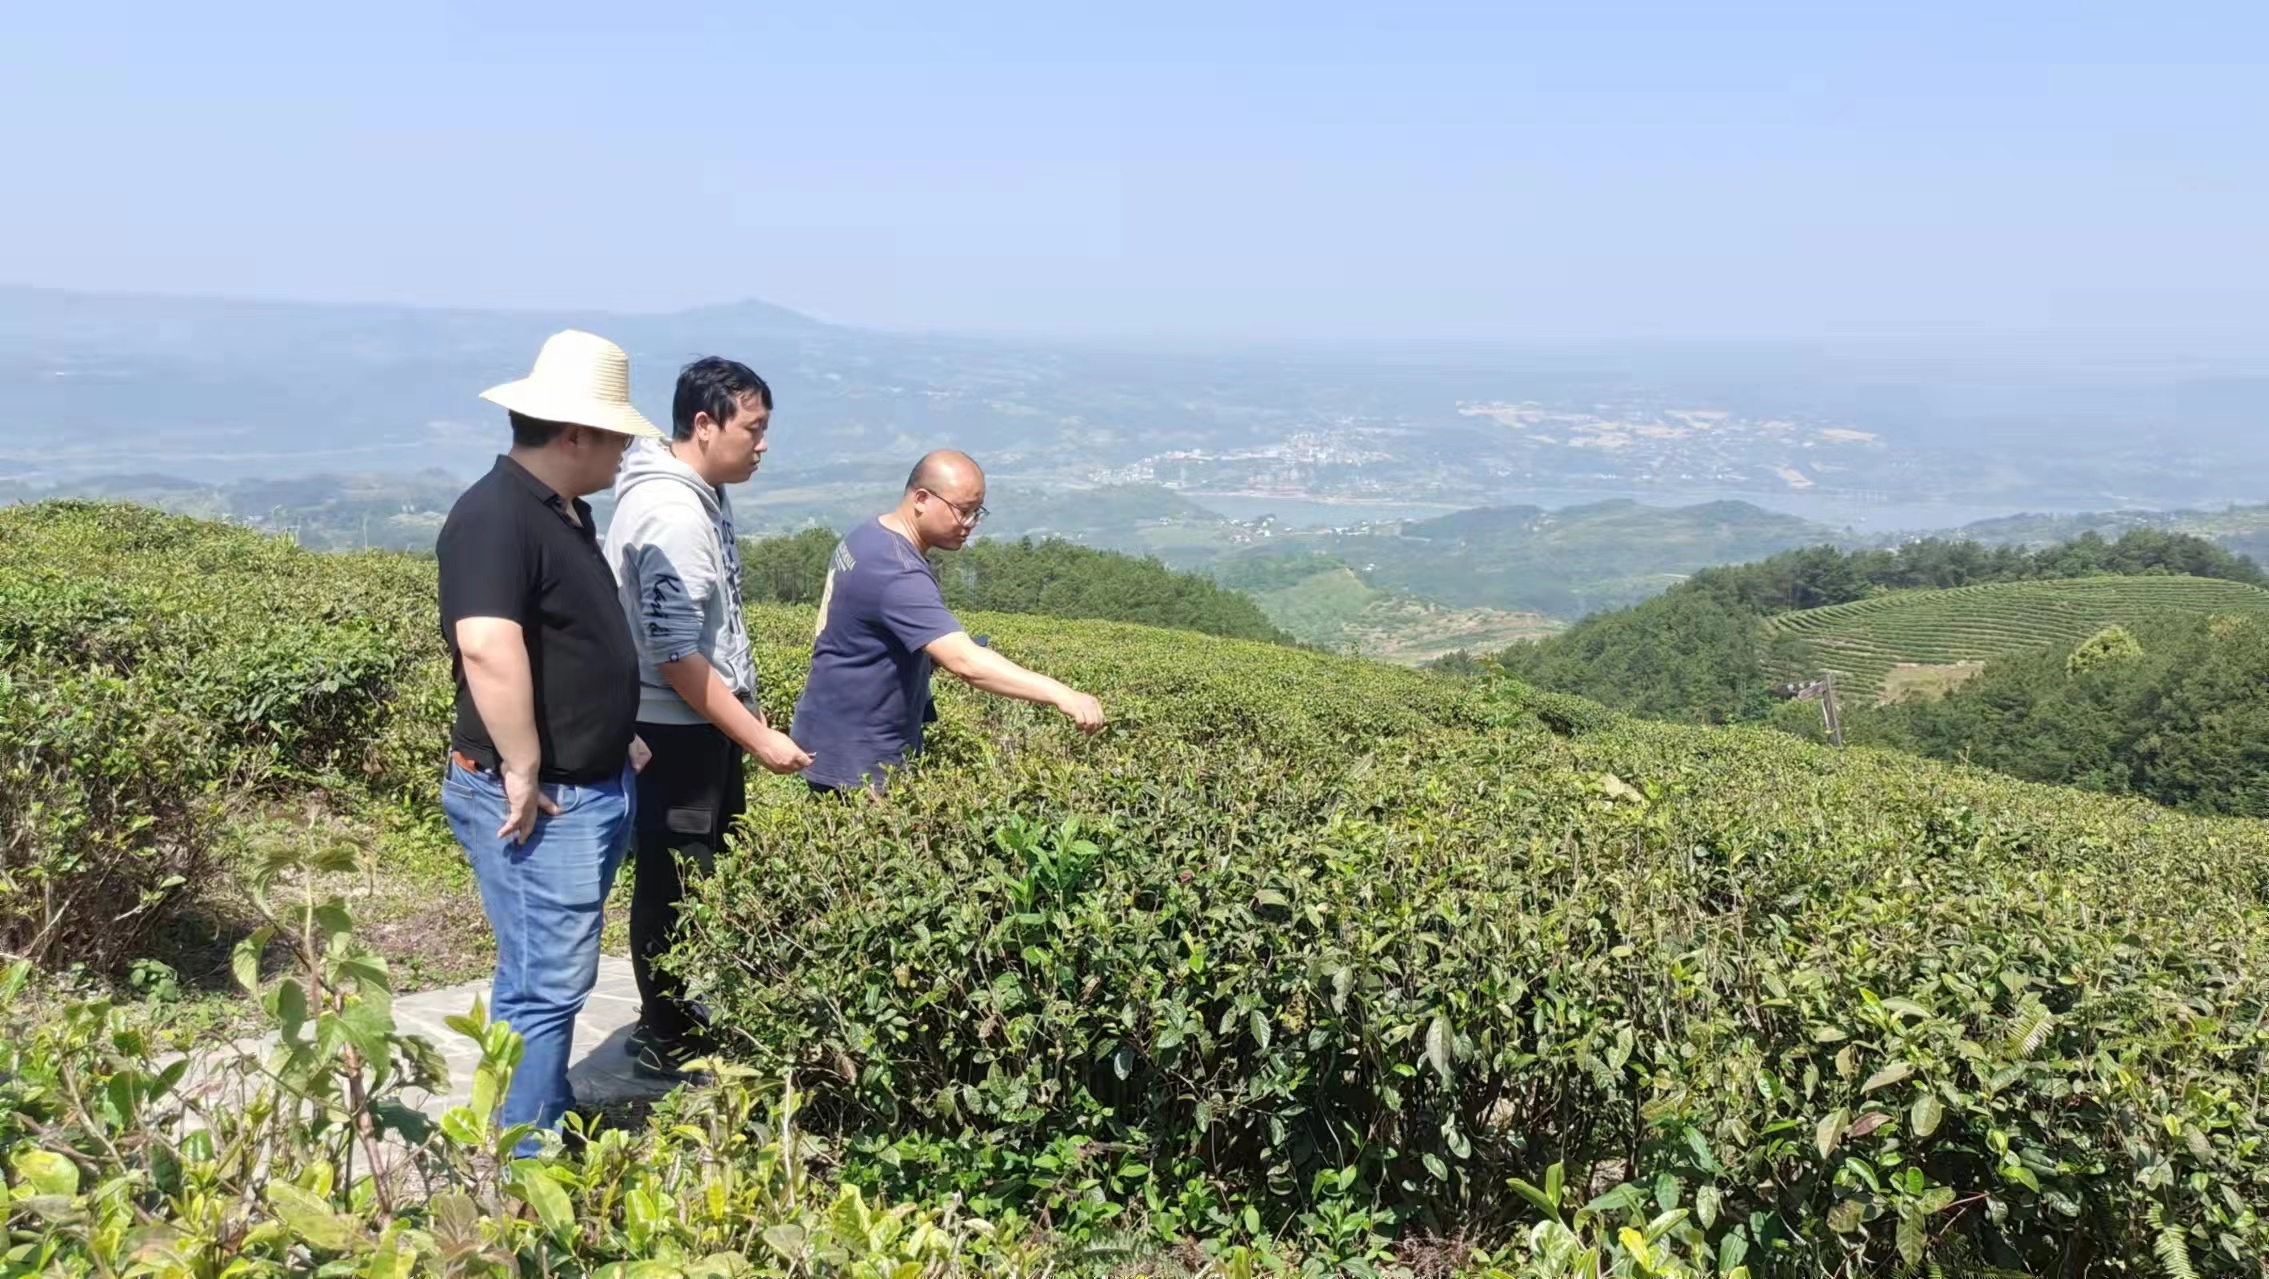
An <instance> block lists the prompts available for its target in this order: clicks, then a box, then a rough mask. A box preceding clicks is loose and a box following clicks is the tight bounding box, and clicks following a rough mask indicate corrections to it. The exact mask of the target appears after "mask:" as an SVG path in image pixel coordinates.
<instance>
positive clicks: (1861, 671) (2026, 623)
mask: <svg viewBox="0 0 2269 1279" xmlns="http://www.w3.org/2000/svg"><path fill="white" fill-rule="evenodd" d="M2185 613H2189V614H2209V613H2256V614H2263V615H2269V591H2264V590H2262V589H2261V588H2260V587H2257V586H2249V585H2247V584H2245V583H2243V582H2231V581H2224V580H2222V579H2219V578H2202V577H2177V576H2150V577H2083V578H2070V579H2064V580H2056V581H2030V582H1994V583H1990V584H1986V585H1981V586H1961V587H1955V588H1953V589H1950V590H1942V591H1902V592H1899V593H1896V594H1891V595H1882V596H1877V597H1875V598H1872V599H1865V600H1857V601H1854V602H1852V603H1849V604H1836V605H1831V606H1830V607H1827V608H1814V609H1805V610H1803V611H1801V612H1795V613H1783V614H1780V615H1778V616H1776V617H1772V618H1769V619H1767V621H1766V622H1765V627H1766V631H1767V633H1768V634H1769V635H1771V636H1774V637H1776V638H1777V637H1786V638H1787V639H1788V640H1793V641H1795V643H1796V645H1797V650H1798V651H1799V652H1800V653H1802V654H1803V658H1802V660H1800V661H1799V662H1797V663H1795V664H1793V665H1792V666H1791V667H1790V668H1789V669H1787V670H1785V671H1783V672H1781V673H1783V674H1785V675H1787V676H1790V677H1798V676H1804V675H1810V674H1816V673H1818V672H1819V671H1821V670H1833V671H1835V672H1836V674H1837V675H1838V676H1839V677H1840V678H1841V679H1843V680H1844V681H1846V682H1847V684H1848V686H1849V689H1850V693H1851V695H1852V696H1855V697H1859V696H1865V697H1877V696H1881V695H1883V694H1884V693H1885V691H1886V687H1887V685H1888V684H1890V683H1892V682H1893V681H1892V678H1891V677H1892V675H1893V671H1894V668H1896V667H1899V666H1901V665H1902V664H1906V665H1910V666H1954V665H1956V664H1959V663H1970V662H1985V661H1990V660H1991V659H1993V658H1996V657H2002V656H2006V655H2010V654H2014V653H2020V652H2025V651H2027V650H2031V649H2038V648H2048V647H2053V646H2064V647H2069V646H2071V645H2073V644H2077V643H2079V642H2080V641H2081V640H2083V639H2086V638H2087V637H2088V636H2090V635H2092V634H2094V633H2095V632H2097V631H2099V630H2101V629H2103V628H2104V627H2106V626H2112V625H2116V624H2123V623H2127V624H2132V623H2136V622H2147V621H2152V620H2156V619H2159V618H2163V617H2168V616H2173V615H2179V614H2185Z"/></svg>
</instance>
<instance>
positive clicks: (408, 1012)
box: [394, 955, 669, 1117]
mask: <svg viewBox="0 0 2269 1279" xmlns="http://www.w3.org/2000/svg"><path fill="white" fill-rule="evenodd" d="M475 999H480V1000H483V1001H486V1000H487V999H488V983H487V982H486V981H475V982H467V983H465V984H464V985H461V986H450V987H447V988H445V989H441V990H423V991H419V992H418V993H417V994H414V995H402V996H400V997H398V998H396V999H395V1000H394V1023H395V1025H396V1027H397V1028H398V1029H400V1030H401V1031H402V1032H403V1033H404V1034H412V1035H424V1036H425V1037H426V1038H428V1039H430V1040H432V1041H433V1042H434V1045H435V1046H436V1047H438V1048H439V1049H441V1055H442V1056H443V1057H444V1058H446V1059H447V1060H448V1062H449V1088H450V1092H449V1095H447V1096H431V1095H428V1094H425V1093H421V1092H413V1093H411V1094H410V1095H409V1097H408V1098H406V1100H410V1101H413V1102H415V1103H416V1104H417V1107H418V1109H420V1110H422V1111H424V1112H426V1113H427V1114H429V1115H433V1116H436V1117H438V1116H439V1115H440V1114H441V1113H442V1112H443V1111H445V1110H447V1109H449V1108H450V1107H451V1106H455V1105H459V1104H461V1103H463V1102H465V1101H467V1100H469V1099H470V1098H471V1097H472V1092H473V1066H474V1065H475V1064H476V1063H478V1062H479V1061H480V1052H479V1050H478V1049H476V1048H474V1047H473V1041H472V1040H470V1039H467V1038H465V1037H464V1036H463V1035H460V1034H458V1033H457V1032H456V1031H454V1030H451V1029H449V1026H448V1025H447V1023H446V1021H445V1020H444V1019H446V1018H449V1017H454V1016H457V1015H458V1014H460V1013H469V1012H471V1011H472V1009H473V1001H474V1000H475ZM637 1025H638V986H637V983H636V982H634V981H633V980H632V979H631V975H630V961H629V960H628V959H623V958H618V957H616V956H613V955H607V956H603V957H601V958H600V960H599V982H598V985H596V986H594V987H592V988H591V998H590V999H589V1000H588V1001H587V1002H586V1003H585V1004H584V1005H583V1015H582V1016H580V1017H578V1018H576V1019H575V1051H574V1053H573V1055H572V1056H570V1057H569V1059H568V1066H567V1080H568V1082H569V1083H570V1084H571V1085H573V1086H574V1088H575V1099H576V1100H577V1101H578V1102H581V1103H584V1104H586V1105H607V1104H609V1103H612V1102H618V1101H631V1100H638V1099H644V1098H652V1097H659V1096H661V1095H662V1094H663V1093H665V1092H668V1091H669V1085H667V1084H664V1083H660V1082H657V1081H655V1080H651V1079H640V1078H639V1077H638V1076H637V1075H635V1074H633V1073H632V1072H631V1069H630V1053H629V1051H628V1050H627V1049H626V1047H625V1045H626V1044H628V1043H629V1040H630V1032H631V1031H632V1030H633V1029H634V1028H636V1026H637Z"/></svg>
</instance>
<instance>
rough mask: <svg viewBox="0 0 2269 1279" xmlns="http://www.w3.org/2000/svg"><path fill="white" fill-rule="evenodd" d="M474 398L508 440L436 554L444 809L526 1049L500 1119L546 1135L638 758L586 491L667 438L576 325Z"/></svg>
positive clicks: (632, 650)
mask: <svg viewBox="0 0 2269 1279" xmlns="http://www.w3.org/2000/svg"><path fill="white" fill-rule="evenodd" d="M481 398H482V399H484V400H487V401H489V402H490V403H493V404H497V405H500V406H502V407H503V408H504V410H505V412H506V414H507V416H508V417H509V418H510V421H511V424H512V449H511V451H510V452H509V453H506V454H505V455H503V456H502V457H499V458H497V460H496V466H495V468H494V469H492V470H491V471H490V472H489V473H488V474H487V475H485V476H483V477H482V478H481V479H480V480H478V481H476V482H475V483H474V484H473V486H472V487H471V488H469V489H466V490H465V492H464V493H463V494H462V495H461V496H460V497H458V499H457V502H456V505H454V506H452V507H451V508H450V511H449V519H448V522H447V523H445V524H443V525H442V529H441V539H440V542H439V545H438V547H437V552H438V555H439V558H440V562H441V629H442V637H443V639H444V641H445V642H446V643H447V644H448V646H449V657H450V664H451V666H452V667H453V668H454V671H455V675H456V681H457V711H456V724H455V727H454V729H453V730H452V732H451V734H450V743H449V744H450V751H449V755H450V762H449V766H448V768H447V769H446V770H445V780H444V782H443V783H442V788H441V807H442V811H443V812H444V813H445V814H446V815H447V817H448V819H449V826H450V829H451V830H452V831H453V832H454V833H455V834H456V836H457V842H458V843H460V844H462V845H464V847H465V853H466V856H467V858H468V859H469V860H470V861H471V862H472V866H473V874H474V877H475V878H476V879H477V880H478V881H479V882H480V889H481V905H482V906H483V908H484V909H485V910H486V912H487V914H488V919H489V924H490V926H491V927H492V928H493V929H494V930H495V933H496V981H495V986H494V991H493V998H492V1003H493V1012H494V1015H495V1017H496V1018H497V1020H499V1021H503V1022H509V1023H510V1024H511V1026H512V1028H513V1029H514V1030H516V1031H518V1032H519V1033H520V1037H521V1039H522V1041H523V1045H524V1046H523V1049H522V1052H521V1057H520V1066H519V1069H518V1070H517V1071H516V1072H515V1073H514V1075H513V1077H512V1086H511V1088H510V1089H509V1090H508V1091H507V1093H506V1095H505V1098H504V1106H503V1115H502V1122H503V1123H504V1124H505V1125H506V1126H508V1127H509V1126H511V1125H514V1124H532V1125H535V1126H536V1127H537V1128H538V1129H548V1128H556V1127H557V1125H558V1124H559V1121H560V1117H561V1116H562V1115H563V1114H564V1113H565V1112H566V1110H567V1108H568V1106H569V1105H570V1104H572V1102H573V1101H574V1096H573V1094H572V1093H571V1092H570V1090H569V1088H568V1083H567V1060H568V1054H569V1052H570V1050H571V1048H572V1047H573V1040H574V1035H575V1017H576V1014H577V1013H579V1012H581V1011H582V1008H583V1001H584V999H585V997H587V996H588V995H589V994H590V992H591V987H592V985H593V983H594V982H595V981H596V980H597V978H598V969H599V926H600V923H601V912H602V908H603V907H604V905H605V902H606V899H607V892H608V890H609V889H610V888H611V887H612V886H613V884H614V877H615V870H616V868H617V867H618V866H620V865H621V863H622V857H623V853H624V850H625V849H626V848H627V847H628V846H629V843H630V832H631V824H632V820H633V817H634V811H633V810H634V808H635V804H636V794H635V791H634V789H633V785H632V775H633V774H634V773H635V772H636V771H637V769H636V763H634V761H633V752H634V750H636V751H637V753H638V755H639V756H640V759H639V761H637V762H643V754H644V752H643V748H642V746H641V745H640V744H639V743H637V742H636V740H635V738H634V730H633V727H632V726H633V724H634V723H635V721H636V719H637V717H638V646H637V644H636V643H635V642H634V641H633V640H632V638H631V634H630V626H629V623H628V622H627V621H626V620H625V619H624V617H623V613H622V609H621V608H620V607H619V606H618V605H617V604H616V602H615V579H614V574H613V572H612V570H610V569H609V568H608V566H607V561H606V558H605V557H604V556H603V555H602V554H601V552H600V550H599V541H598V536H597V534H596V533H595V532H594V531H593V529H592V526H591V508H590V506H589V505H588V504H587V503H585V502H584V500H583V499H584V497H585V496H586V495H588V494H591V493H596V492H598V491H599V490H601V489H604V488H607V487H608V486H610V485H611V484H612V483H613V482H614V476H615V470H616V468H617V467H619V466H620V465H621V463H622V456H623V451H624V449H625V448H626V447H628V446H629V444H630V442H631V441H632V440H633V439H640V438H644V439H660V438H661V435H662V433H661V432H660V431H659V430H656V429H655V427H654V425H653V424H652V423H650V422H648V421H647V420H646V419H645V418H644V417H642V416H640V415H639V413H638V410H636V409H634V408H632V407H631V405H630V360H629V358H628V357H627V356H625V355H624V354H623V350H622V348H621V347H619V346H616V345H615V344H614V343H612V342H609V341H607V340H606V339H605V338H601V337H596V336H594V335H592V334H589V333H583V332H580V331H577V330H574V329H569V330H567V331H565V332H561V333H555V334H553V335H552V336H551V337H550V338H549V339H548V340H546V341H545V343H544V345H543V349H542V351H540V352H539V353H538V354H537V356H536V365H535V369H534V371H533V372H531V373H530V374H529V375H528V376H527V377H525V378H522V379H520V380H519V381H517V382H508V383H506V384H504V385H503V386H498V387H492V388H490V389H489V390H486V391H483V392H482V393H481ZM534 1144H535V1139H534V1137H533V1136H531V1137H530V1138H529V1139H528V1140H527V1141H526V1142H523V1143H522V1150H523V1151H524V1152H525V1151H528V1150H532V1149H533V1148H534Z"/></svg>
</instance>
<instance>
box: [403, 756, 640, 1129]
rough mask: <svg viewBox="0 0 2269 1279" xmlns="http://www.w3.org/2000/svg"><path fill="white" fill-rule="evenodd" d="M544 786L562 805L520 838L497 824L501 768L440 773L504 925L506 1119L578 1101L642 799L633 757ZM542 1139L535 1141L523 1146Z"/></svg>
mask: <svg viewBox="0 0 2269 1279" xmlns="http://www.w3.org/2000/svg"><path fill="white" fill-rule="evenodd" d="M544 793H545V794H547V795H549V796H551V798H552V802H554V803H556V804H558V805H559V812H558V813H556V814H550V815H541V814H539V815H538V816H537V818H536V829H535V831H534V833H533V834H531V835H529V836H528V839H527V842H526V843H521V844H515V843H513V842H512V840H511V838H510V837H509V836H506V837H503V838H499V837H498V836H497V833H496V831H497V828H498V827H500V826H502V825H504V814H505V805H504V778H503V776H502V775H500V774H498V773H495V772H487V771H484V772H479V773H474V772H468V771H466V770H465V769H464V768H461V767H459V766H458V765H456V764H455V763H451V764H450V765H449V766H448V775H447V777H446V778H445V779H444V780H443V781H442V783H441V811H442V812H443V813H444V814H445V815H446V816H447V817H448V818H449V828H450V830H452V831H453V832H455V833H456V836H457V842H458V843H460V844H462V845H464V847H465V854H466V856H467V857H468V858H469V859H470V860H471V861H472V864H473V875H474V877H475V878H476V879H478V880H479V881H480V886H481V905H482V907H483V908H484V909H485V910H486V911H487V913H488V922H489V927H490V928H492V929H494V930H495V932H496V984H495V986H494V988H493V989H492V991H491V996H490V1004H491V1008H490V1016H492V1017H494V1018H495V1019H496V1020H498V1021H502V1022H509V1023H511V1026H512V1028H513V1029H514V1030H516V1031H518V1032H520V1039H521V1043H522V1050H521V1054H520V1067H519V1069H518V1070H516V1071H514V1072H513V1075H512V1086H511V1087H510V1088H509V1089H507V1090H506V1092H505V1095H504V1111H503V1117H502V1122H503V1124H504V1125H505V1126H506V1127H510V1126H511V1125H513V1124H529V1123H532V1124H535V1125H537V1126H538V1127H540V1128H556V1127H557V1126H558V1124H559V1120H560V1116H562V1115H564V1114H566V1113H567V1108H568V1106H570V1105H571V1104H573V1103H574V1101H575V1094H574V1092H573V1091H572V1090H570V1089H569V1088H568V1086H567V1059H568V1054H569V1053H570V1051H572V1049H573V1048H574V1045H575V1017H576V1014H578V1013H580V1012H582V1011H583V1001H584V999H585V998H587V997H588V996H589V995H590V993H591V987H592V985H593V984H595V983H596V982H597V981H598V977H599V927H600V925H601V923H602V922H603V919H602V916H603V912H604V910H605V906H606V901H607V893H608V891H609V890H610V889H612V888H613V887H614V882H615V870H616V869H617V868H618V867H620V866H621V865H622V858H623V852H624V850H625V849H627V848H628V847H629V846H630V832H631V820H632V817H633V816H634V811H635V809H636V806H637V802H638V801H637V791H636V789H635V787H634V786H633V784H632V774H631V771H630V768H629V766H628V765H625V766H624V767H623V770H622V776H621V777H619V778H616V779H615V780H613V781H608V782H597V783H591V784H588V785H580V786H578V785H568V784H565V783H546V784H545V785H544ZM532 1147H533V1143H532V1142H530V1143H524V1145H523V1148H522V1152H523V1153H528V1152H529V1151H530V1150H532Z"/></svg>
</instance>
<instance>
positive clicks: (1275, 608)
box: [1248, 564, 1560, 665]
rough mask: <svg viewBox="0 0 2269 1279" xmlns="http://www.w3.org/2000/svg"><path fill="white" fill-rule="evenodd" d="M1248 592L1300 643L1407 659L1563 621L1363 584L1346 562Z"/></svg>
mask: <svg viewBox="0 0 2269 1279" xmlns="http://www.w3.org/2000/svg"><path fill="white" fill-rule="evenodd" d="M1248 593H1249V594H1250V595H1251V596H1252V598H1253V600H1254V601H1255V602H1256V603H1258V604H1259V605H1260V608H1261V611H1262V612H1263V613H1265V614H1267V616H1268V620H1269V621H1271V622H1273V623H1275V624H1276V625H1277V626H1280V627H1282V628H1283V629H1284V630H1286V631H1288V632H1290V633H1291V634H1292V636H1293V637H1294V638H1296V639H1298V640H1300V641H1301V642H1302V643H1305V644H1313V645H1315V646H1316V647H1318V648H1323V649H1329V650H1331V651H1332V652H1351V653H1356V654H1360V655H1361V656H1364V657H1371V658H1377V659H1378V660H1380V661H1386V662H1397V663H1401V664H1404V665H1416V664H1422V663H1425V662H1430V661H1433V660H1434V659H1436V658H1439V657H1445V656H1447V655H1449V654H1451V653H1460V652H1473V651H1475V650H1483V651H1486V650H1489V649H1494V648H1502V647H1503V646H1505V645H1507V644H1510V643H1513V642H1514V641H1516V640H1523V639H1534V638H1536V637H1538V636H1542V635H1550V634H1552V633H1553V632H1554V631H1556V630H1558V629H1560V623H1558V622H1556V621H1553V620H1552V619H1551V618H1548V617H1545V616H1542V615H1541V614H1537V613H1511V612H1506V611H1504V610H1502V609H1493V608H1453V607H1451V606H1449V605H1447V604H1439V603H1436V602H1434V601H1432V600H1425V599H1420V598H1418V597H1417V596H1415V595H1407V594H1398V593H1395V592H1390V591H1382V590H1379V589H1377V588H1375V587H1372V586H1369V585H1366V584H1365V583H1364V581H1363V578H1362V577H1361V575H1359V574H1358V573H1356V572H1355V570H1354V569H1351V568H1349V567H1347V566H1346V565H1344V564H1331V565H1330V566H1328V567H1321V568H1317V569H1316V570H1315V571H1313V572H1311V573H1309V574H1308V575H1307V576H1305V577H1302V578H1300V579H1298V580H1297V581H1293V582H1290V583H1288V584H1286V585H1282V586H1277V587H1274V588H1272V589H1268V590H1257V591H1249V592H1248Z"/></svg>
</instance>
